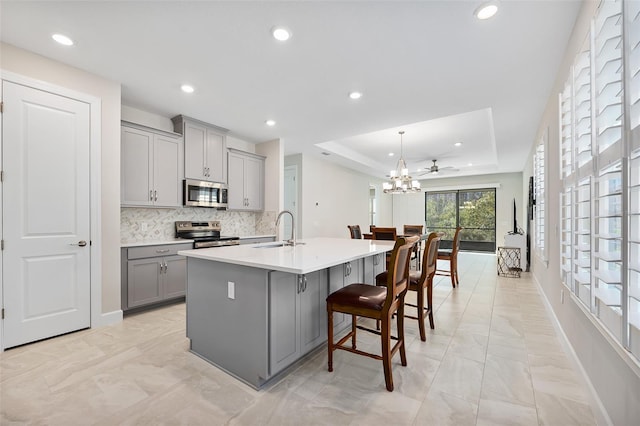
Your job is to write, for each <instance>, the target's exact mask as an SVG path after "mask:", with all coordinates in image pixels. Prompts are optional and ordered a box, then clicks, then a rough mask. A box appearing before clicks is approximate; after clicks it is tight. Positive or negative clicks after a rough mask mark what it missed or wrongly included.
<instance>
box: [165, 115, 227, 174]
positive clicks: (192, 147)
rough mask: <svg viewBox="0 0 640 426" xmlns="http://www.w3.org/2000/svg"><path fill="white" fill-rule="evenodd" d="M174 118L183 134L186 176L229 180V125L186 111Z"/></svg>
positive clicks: (176, 129)
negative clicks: (187, 115)
mask: <svg viewBox="0 0 640 426" xmlns="http://www.w3.org/2000/svg"><path fill="white" fill-rule="evenodd" d="M171 120H172V121H173V128H174V130H175V131H176V132H178V133H182V134H183V135H184V175H185V178H187V179H196V180H204V181H210V182H222V183H226V182H227V168H226V166H227V162H226V152H227V149H226V148H227V137H226V134H227V129H223V128H222V127H218V126H214V125H213V124H208V123H204V122H201V121H199V120H195V119H193V118H189V117H185V116H183V115H179V116H177V117H174V118H172V119H171Z"/></svg>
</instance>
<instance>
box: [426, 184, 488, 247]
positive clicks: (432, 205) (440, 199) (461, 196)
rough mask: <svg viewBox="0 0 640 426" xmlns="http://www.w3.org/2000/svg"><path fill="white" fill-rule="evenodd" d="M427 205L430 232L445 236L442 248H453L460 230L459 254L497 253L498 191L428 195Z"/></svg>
mask: <svg viewBox="0 0 640 426" xmlns="http://www.w3.org/2000/svg"><path fill="white" fill-rule="evenodd" d="M425 203H426V206H425V222H426V224H427V230H428V231H429V232H444V234H445V235H444V237H443V240H442V242H441V243H440V246H441V247H442V248H451V241H452V240H453V234H454V233H455V231H456V228H457V227H458V226H461V227H462V228H464V229H463V230H462V237H461V241H460V250H472V251H488V252H495V251H496V190H495V189H473V190H460V191H442V192H426V193H425Z"/></svg>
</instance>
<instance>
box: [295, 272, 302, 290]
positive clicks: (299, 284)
mask: <svg viewBox="0 0 640 426" xmlns="http://www.w3.org/2000/svg"><path fill="white" fill-rule="evenodd" d="M300 291H302V275H298V288H297V289H296V292H297V293H298V294H300Z"/></svg>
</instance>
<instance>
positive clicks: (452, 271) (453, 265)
mask: <svg viewBox="0 0 640 426" xmlns="http://www.w3.org/2000/svg"><path fill="white" fill-rule="evenodd" d="M460 231H462V228H461V227H457V228H456V233H455V234H454V235H453V245H452V246H451V250H439V251H438V260H446V261H449V270H446V269H436V275H445V276H449V277H451V286H452V287H453V288H455V287H456V286H457V285H460V280H459V279H458V250H459V249H460V237H461V235H460Z"/></svg>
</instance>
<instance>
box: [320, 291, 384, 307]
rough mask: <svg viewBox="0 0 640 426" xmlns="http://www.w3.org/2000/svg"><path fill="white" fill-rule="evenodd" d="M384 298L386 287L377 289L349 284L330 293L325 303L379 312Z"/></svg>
mask: <svg viewBox="0 0 640 426" xmlns="http://www.w3.org/2000/svg"><path fill="white" fill-rule="evenodd" d="M386 298H387V288H386V287H377V286H374V285H368V284H349V285H348V286H346V287H343V288H341V289H340V290H336V291H334V292H333V293H331V294H330V295H329V297H327V303H334V304H336V305H343V306H354V307H359V308H365V309H373V310H376V311H381V310H382V305H383V304H384V301H385V299H386Z"/></svg>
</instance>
